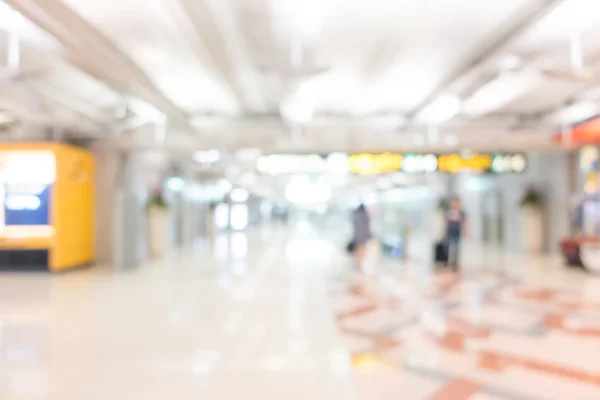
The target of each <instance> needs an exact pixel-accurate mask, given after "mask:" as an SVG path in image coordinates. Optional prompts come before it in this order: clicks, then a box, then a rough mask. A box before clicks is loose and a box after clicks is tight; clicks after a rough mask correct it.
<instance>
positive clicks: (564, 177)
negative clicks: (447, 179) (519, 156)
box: [450, 153, 572, 252]
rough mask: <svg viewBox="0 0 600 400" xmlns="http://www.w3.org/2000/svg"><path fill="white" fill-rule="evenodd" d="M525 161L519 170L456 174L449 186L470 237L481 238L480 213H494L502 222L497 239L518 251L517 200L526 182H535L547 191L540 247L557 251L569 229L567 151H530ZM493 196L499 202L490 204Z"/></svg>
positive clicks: (475, 239) (519, 240) (519, 224)
mask: <svg viewBox="0 0 600 400" xmlns="http://www.w3.org/2000/svg"><path fill="white" fill-rule="evenodd" d="M528 162H529V164H528V168H527V170H526V171H525V172H524V173H522V174H506V175H476V174H459V175H456V176H455V177H454V178H453V180H454V182H453V184H452V185H451V186H453V190H454V193H455V194H458V195H459V196H460V198H461V199H462V203H463V208H464V209H465V211H466V212H467V214H468V218H469V227H470V237H471V239H472V240H474V241H475V242H483V236H484V229H485V224H484V217H483V216H484V213H487V214H488V215H493V214H497V215H499V217H500V219H501V223H502V225H503V230H502V233H503V237H501V238H499V239H500V240H499V243H501V244H502V245H503V247H504V248H505V249H506V250H508V251H521V250H522V246H521V243H522V241H521V219H520V204H519V203H520V201H521V197H522V195H523V193H524V191H525V189H526V188H527V186H529V185H535V186H536V187H539V188H540V189H543V190H545V191H546V194H547V199H546V201H547V204H546V227H547V234H546V240H545V246H544V250H545V251H551V252H554V251H558V243H559V241H560V239H561V238H562V237H563V236H565V235H567V234H568V233H569V226H570V223H569V220H570V211H569V196H570V195H569V193H570V191H571V190H572V189H571V188H570V182H569V179H572V178H571V176H572V174H571V173H570V172H569V168H570V167H571V166H570V165H569V154H568V153H530V154H528ZM450 190H452V189H450ZM494 192H495V193H494ZM485 193H489V196H486V195H485ZM493 200H495V201H497V202H499V203H500V204H493V205H491V204H490V202H491V201H493ZM491 208H493V210H492V209H491Z"/></svg>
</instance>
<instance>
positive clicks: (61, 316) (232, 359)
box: [0, 231, 355, 400]
mask: <svg viewBox="0 0 600 400" xmlns="http://www.w3.org/2000/svg"><path fill="white" fill-rule="evenodd" d="M288 239H289V235H288V232H286V231H277V232H270V233H269V232H252V233H251V234H248V235H245V234H234V235H232V236H230V237H226V236H224V237H219V238H217V240H215V242H214V243H212V251H211V248H209V247H206V246H199V247H198V248H196V249H195V250H194V251H190V252H184V253H182V254H181V255H177V256H175V257H172V258H170V259H169V260H167V261H165V262H161V263H154V264H153V265H147V266H144V267H143V268H141V269H138V270H136V271H132V272H128V273H122V274H115V273H112V272H110V270H102V269H99V268H97V269H90V270H84V271H79V272H74V273H69V274H64V275H57V276H53V277H50V276H48V275H34V274H22V275H21V274H0V321H1V323H0V399H2V400H16V399H19V400H21V399H23V400H24V399H27V400H30V399H36V400H37V399H44V400H46V399H52V400H167V399H173V400H188V399H190V400H191V399H194V400H198V399H219V400H221V399H222V400H232V399H261V400H263V399H264V400H271V399H273V400H274V399H277V400H280V399H286V400H296V399H298V400H300V399H302V400H303V399H317V400H319V399H323V400H325V399H326V400H330V399H340V400H345V399H354V398H355V397H354V392H355V389H354V383H353V381H352V375H351V369H350V368H351V363H350V358H349V355H348V352H347V351H346V349H345V348H344V347H343V346H342V343H341V340H340V336H339V334H338V332H337V330H336V328H335V322H334V319H333V318H332V311H331V309H330V308H329V307H328V306H327V304H328V292H327V287H326V283H327V280H326V272H325V271H326V270H327V268H328V267H329V265H330V263H331V260H332V257H333V256H335V253H334V252H333V250H334V248H333V247H332V246H331V245H329V244H328V243H324V242H322V241H318V240H313V239H312V238H311V236H303V234H302V233H300V234H299V236H296V239H293V240H288ZM307 250H308V252H307ZM289 260H292V261H289Z"/></svg>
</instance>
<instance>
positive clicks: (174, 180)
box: [165, 176, 185, 192]
mask: <svg viewBox="0 0 600 400" xmlns="http://www.w3.org/2000/svg"><path fill="white" fill-rule="evenodd" d="M184 186H185V181H184V180H183V178H181V177H179V176H172V177H170V178H169V179H167V181H166V182H165V187H166V188H167V190H170V191H172V192H181V191H182V190H183V188H184Z"/></svg>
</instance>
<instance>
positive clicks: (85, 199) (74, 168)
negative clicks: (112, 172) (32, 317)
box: [0, 142, 94, 271]
mask: <svg viewBox="0 0 600 400" xmlns="http://www.w3.org/2000/svg"><path fill="white" fill-rule="evenodd" d="M93 179H94V160H93V156H92V154H91V153H90V152H88V151H86V150H83V149H80V148H77V147H72V146H68V145H64V144H60V143H51V142H48V143H2V144H0V269H4V270H6V269H10V270H15V271H19V270H28V269H45V270H49V271H64V270H68V269H72V268H76V267H80V266H85V265H89V264H91V263H92V262H93V260H94V181H93Z"/></svg>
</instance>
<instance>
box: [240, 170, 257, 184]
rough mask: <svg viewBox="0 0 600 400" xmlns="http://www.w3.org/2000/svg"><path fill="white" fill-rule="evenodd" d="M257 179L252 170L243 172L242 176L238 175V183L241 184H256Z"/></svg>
mask: <svg viewBox="0 0 600 400" xmlns="http://www.w3.org/2000/svg"><path fill="white" fill-rule="evenodd" d="M256 181H257V177H256V174H253V173H252V172H247V173H245V174H243V175H242V176H240V180H239V182H240V185H242V186H253V185H255V184H256Z"/></svg>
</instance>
